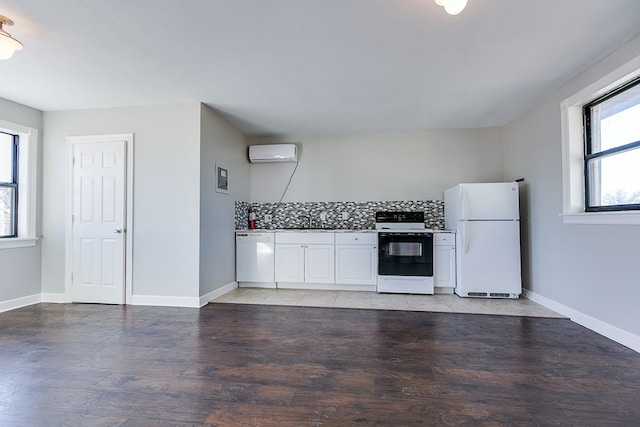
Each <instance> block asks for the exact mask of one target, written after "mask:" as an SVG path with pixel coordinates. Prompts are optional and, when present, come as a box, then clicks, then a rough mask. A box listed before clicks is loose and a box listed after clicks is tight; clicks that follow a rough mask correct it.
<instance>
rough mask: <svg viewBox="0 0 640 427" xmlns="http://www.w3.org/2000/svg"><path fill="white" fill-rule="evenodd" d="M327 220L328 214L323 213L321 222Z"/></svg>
mask: <svg viewBox="0 0 640 427" xmlns="http://www.w3.org/2000/svg"><path fill="white" fill-rule="evenodd" d="M326 220H327V213H326V212H322V213H321V214H320V221H326Z"/></svg>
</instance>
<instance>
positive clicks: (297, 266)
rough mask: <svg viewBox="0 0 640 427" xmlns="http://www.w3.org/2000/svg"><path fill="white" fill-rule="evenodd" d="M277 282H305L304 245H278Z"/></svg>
mask: <svg viewBox="0 0 640 427" xmlns="http://www.w3.org/2000/svg"><path fill="white" fill-rule="evenodd" d="M275 276H276V282H290V283H301V282H304V247H303V245H300V244H297V243H292V244H277V245H276V266H275Z"/></svg>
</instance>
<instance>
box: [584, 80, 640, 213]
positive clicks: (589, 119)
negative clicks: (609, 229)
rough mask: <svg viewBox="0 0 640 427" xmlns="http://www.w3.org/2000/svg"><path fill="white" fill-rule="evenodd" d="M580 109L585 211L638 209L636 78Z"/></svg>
mask: <svg viewBox="0 0 640 427" xmlns="http://www.w3.org/2000/svg"><path fill="white" fill-rule="evenodd" d="M583 111H584V127H585V132H584V135H585V156H584V159H585V164H584V170H585V207H586V209H585V210H586V211H587V212H597V211H620V210H629V209H640V78H636V79H634V80H632V81H630V82H628V83H626V84H624V85H622V86H621V87H618V88H616V89H615V90H613V91H612V92H610V93H607V94H605V95H604V96H601V97H600V98H598V99H596V100H594V101H592V102H590V103H588V104H586V105H585V106H584V109H583Z"/></svg>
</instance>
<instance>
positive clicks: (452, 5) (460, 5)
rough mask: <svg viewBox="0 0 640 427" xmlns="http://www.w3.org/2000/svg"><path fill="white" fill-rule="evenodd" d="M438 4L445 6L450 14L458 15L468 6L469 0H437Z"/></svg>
mask: <svg viewBox="0 0 640 427" xmlns="http://www.w3.org/2000/svg"><path fill="white" fill-rule="evenodd" d="M435 2H436V4H437V5H438V6H442V7H444V10H446V11H447V13H448V14H449V15H457V14H459V13H460V12H462V11H463V10H464V8H465V7H467V0H435Z"/></svg>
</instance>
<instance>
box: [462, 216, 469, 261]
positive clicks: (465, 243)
mask: <svg viewBox="0 0 640 427" xmlns="http://www.w3.org/2000/svg"><path fill="white" fill-rule="evenodd" d="M468 223H469V222H468V221H462V247H463V248H464V254H465V255H466V254H467V253H468V252H469V239H467V224H468Z"/></svg>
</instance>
